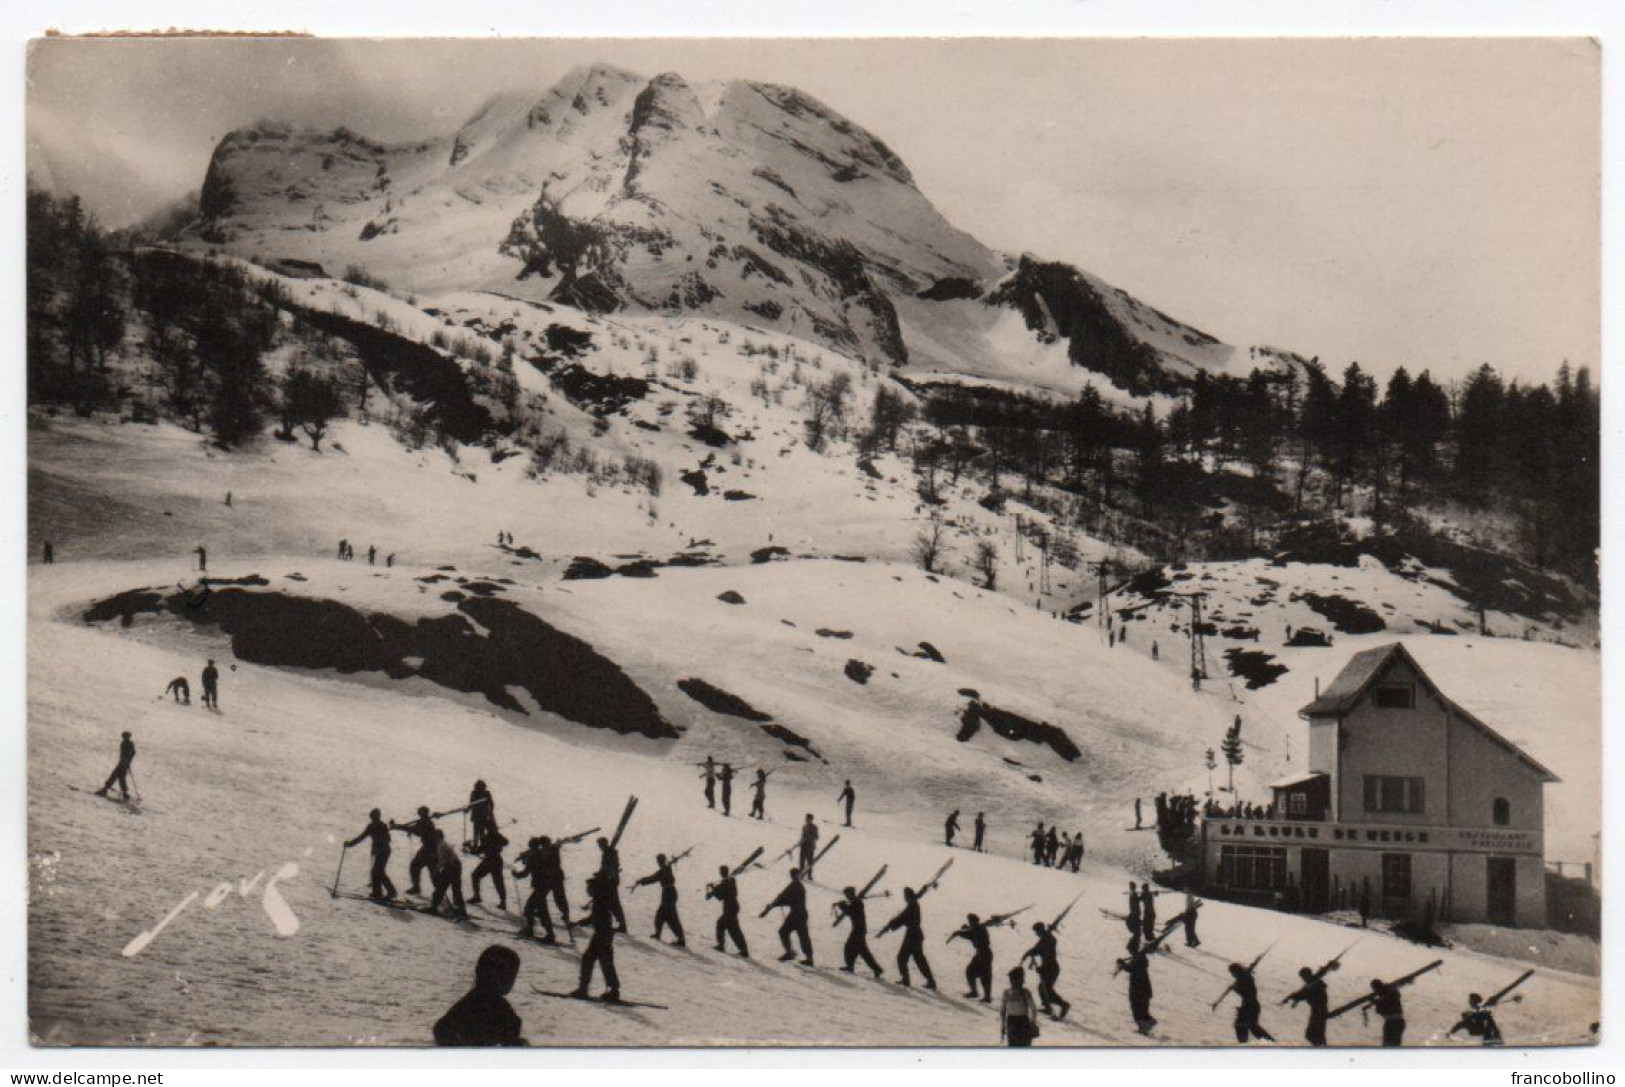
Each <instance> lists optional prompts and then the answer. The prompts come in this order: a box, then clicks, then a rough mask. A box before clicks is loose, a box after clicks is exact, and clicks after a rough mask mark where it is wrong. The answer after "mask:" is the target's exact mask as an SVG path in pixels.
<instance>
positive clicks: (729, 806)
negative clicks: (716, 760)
mask: <svg viewBox="0 0 1625 1087" xmlns="http://www.w3.org/2000/svg"><path fill="white" fill-rule="evenodd" d="M721 777H722V814H723V815H732V814H733V812H734V768H733V763H731V762H725V763H723V764H722V774H721Z"/></svg>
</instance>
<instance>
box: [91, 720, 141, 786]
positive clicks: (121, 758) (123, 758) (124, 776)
mask: <svg viewBox="0 0 1625 1087" xmlns="http://www.w3.org/2000/svg"><path fill="white" fill-rule="evenodd" d="M133 762H135V741H134V740H132V739H131V738H130V734H129V733H128V732H126V733H124V735H123V737H122V738H121V739H120V740H119V745H118V765H117V766H115V767H113V772H112V773H111V774H108V775H107V781H106V782H105V783H104V784H103V785H102V787H101V788H100V789H97V790H96V795H97V796H106V795H107V791H108V790H109V789H111V788H112V787H113V786H114V785H115V784H116V785H118V791H119V795H120V796H121V797H122V798H123V799H125V800H128V799H130V764H131V763H133Z"/></svg>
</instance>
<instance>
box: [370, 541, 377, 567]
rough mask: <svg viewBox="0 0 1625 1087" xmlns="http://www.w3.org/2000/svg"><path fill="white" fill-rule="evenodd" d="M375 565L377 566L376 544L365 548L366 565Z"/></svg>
mask: <svg viewBox="0 0 1625 1087" xmlns="http://www.w3.org/2000/svg"><path fill="white" fill-rule="evenodd" d="M377 564H378V545H377V544H372V545H370V546H369V547H368V548H367V565H368V566H376V565H377Z"/></svg>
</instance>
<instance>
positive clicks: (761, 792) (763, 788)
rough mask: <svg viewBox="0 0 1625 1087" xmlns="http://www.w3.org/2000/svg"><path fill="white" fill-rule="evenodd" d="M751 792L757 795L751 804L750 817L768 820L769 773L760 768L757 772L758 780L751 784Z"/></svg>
mask: <svg viewBox="0 0 1625 1087" xmlns="http://www.w3.org/2000/svg"><path fill="white" fill-rule="evenodd" d="M750 788H751V792H753V793H754V794H755V795H754V796H753V797H752V799H751V802H750V817H751V818H752V819H766V818H767V771H766V770H763V769H761V768H760V767H758V768H757V770H756V780H755V781H753V782H751V783H750Z"/></svg>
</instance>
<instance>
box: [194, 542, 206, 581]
mask: <svg viewBox="0 0 1625 1087" xmlns="http://www.w3.org/2000/svg"><path fill="white" fill-rule="evenodd" d="M192 553H193V554H194V555H196V556H197V568H198V570H199V571H200V572H202V573H205V574H206V573H208V572H209V553H208V552H207V551H205V550H204V549H203V545H202V544H198V545H197V546H196V547H194V548H193V549H192Z"/></svg>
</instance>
